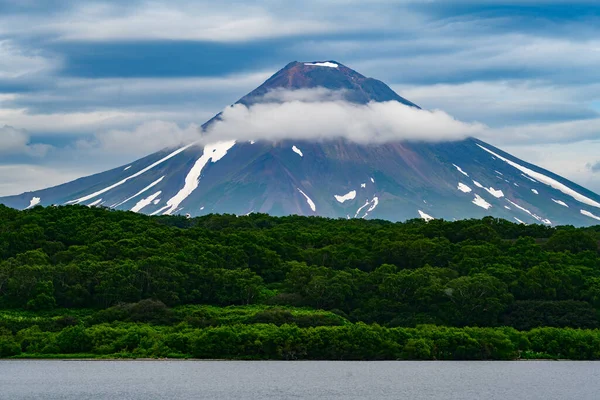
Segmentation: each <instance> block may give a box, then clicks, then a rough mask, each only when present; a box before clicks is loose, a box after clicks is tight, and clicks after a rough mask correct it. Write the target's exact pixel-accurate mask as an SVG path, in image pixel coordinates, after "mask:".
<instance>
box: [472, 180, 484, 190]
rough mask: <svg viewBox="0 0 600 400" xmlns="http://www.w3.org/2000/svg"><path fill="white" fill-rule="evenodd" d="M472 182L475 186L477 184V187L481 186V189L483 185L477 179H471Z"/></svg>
mask: <svg viewBox="0 0 600 400" xmlns="http://www.w3.org/2000/svg"><path fill="white" fill-rule="evenodd" d="M473 184H474V185H475V186H477V187H478V188H481V189H483V185H482V184H481V183H479V182H477V181H473Z"/></svg>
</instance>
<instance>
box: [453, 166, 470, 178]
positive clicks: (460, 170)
mask: <svg viewBox="0 0 600 400" xmlns="http://www.w3.org/2000/svg"><path fill="white" fill-rule="evenodd" d="M452 165H454V167H455V168H456V169H457V170H458V172H460V173H461V174H463V175H464V176H466V177H468V176H469V174H467V173H466V172H465V171H463V170H462V168H461V167H459V166H458V165H456V164H452Z"/></svg>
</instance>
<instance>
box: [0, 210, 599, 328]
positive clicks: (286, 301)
mask: <svg viewBox="0 0 600 400" xmlns="http://www.w3.org/2000/svg"><path fill="white" fill-rule="evenodd" d="M599 238H600V229H598V227H596V228H585V229H583V228H581V229H576V228H573V227H560V228H556V229H553V228H549V227H545V226H541V225H519V224H513V223H510V222H507V221H504V220H499V219H494V218H484V219H483V220H464V221H458V222H445V221H437V220H436V221H431V222H429V223H425V222H424V221H421V220H412V221H408V222H406V223H391V222H387V221H380V220H374V221H365V220H349V221H348V220H332V219H325V218H314V217H299V216H290V217H282V218H275V217H270V216H268V215H264V214H251V215H249V216H244V217H237V216H234V215H209V216H205V217H200V218H193V219H186V218H184V217H178V216H173V217H148V216H145V215H140V214H135V213H129V212H117V211H110V210H106V209H102V208H89V207H84V206H68V207H48V208H42V207H36V208H34V209H31V210H26V211H16V210H13V209H9V208H5V207H1V208H0V305H1V306H3V307H5V308H7V307H8V308H25V309H30V310H49V309H53V308H55V307H59V308H72V307H75V308H77V307H79V308H82V307H87V308H90V307H91V308H106V307H110V306H113V305H116V304H119V303H135V302H138V301H140V300H143V299H155V300H159V301H161V302H163V303H164V304H166V305H167V306H170V307H172V306H178V305H185V304H210V305H218V306H229V305H246V304H261V303H262V304H274V305H289V306H309V307H313V308H317V309H326V310H335V311H336V312H339V313H341V314H343V315H345V316H347V317H348V318H349V319H350V320H352V321H364V322H368V323H372V322H377V323H380V324H392V325H394V326H415V325H416V324H418V323H422V322H427V323H436V324H441V325H451V326H467V325H469V326H498V325H504V324H509V325H510V324H515V325H518V326H522V324H523V322H522V321H523V320H530V321H539V323H540V324H541V325H553V326H554V325H556V326H573V327H579V326H586V327H594V326H598V318H597V312H596V310H597V308H598V307H599V306H600V300H599V299H600V257H599V254H598V241H599ZM549 313H550V314H552V315H551V317H549V316H548V314H549ZM524 314H525V315H524ZM519 321H521V322H519ZM529 325H531V324H529ZM534 325H535V324H534Z"/></svg>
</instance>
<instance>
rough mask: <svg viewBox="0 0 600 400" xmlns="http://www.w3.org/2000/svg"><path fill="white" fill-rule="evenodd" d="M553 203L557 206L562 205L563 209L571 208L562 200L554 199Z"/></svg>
mask: <svg viewBox="0 0 600 400" xmlns="http://www.w3.org/2000/svg"><path fill="white" fill-rule="evenodd" d="M552 201H553V202H555V203H556V204H560V205H561V206H563V207H567V208H569V206H568V205H567V203H565V202H564V201H562V200H554V199H552Z"/></svg>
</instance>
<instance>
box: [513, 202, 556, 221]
mask: <svg viewBox="0 0 600 400" xmlns="http://www.w3.org/2000/svg"><path fill="white" fill-rule="evenodd" d="M506 201H508V202H509V203H510V204H512V205H513V206H515V207H517V208H518V209H519V210H522V211H525V212H526V213H527V214H529V215H530V216H532V217H533V218H535V219H536V220H538V221H540V222H542V223H544V224H546V225H552V222H551V221H550V220H549V219H544V218H542V217H540V216H539V215H536V214H534V213H532V212H531V211H529V210H528V209H526V208H525V207H521V206H520V205H518V204H517V203H515V202H514V201H510V200H509V199H506Z"/></svg>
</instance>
